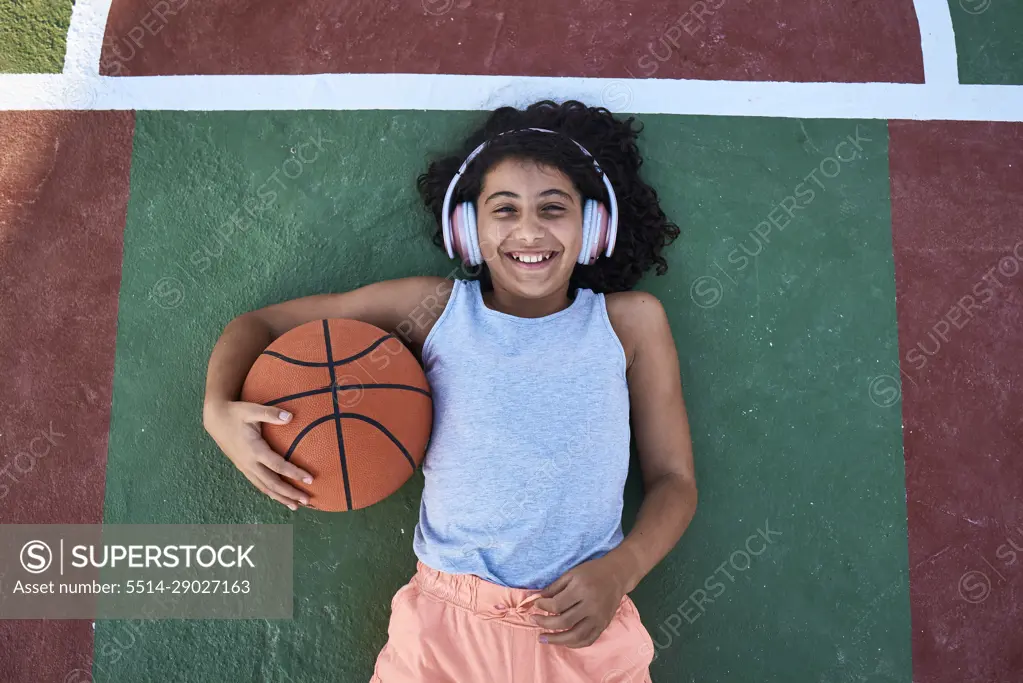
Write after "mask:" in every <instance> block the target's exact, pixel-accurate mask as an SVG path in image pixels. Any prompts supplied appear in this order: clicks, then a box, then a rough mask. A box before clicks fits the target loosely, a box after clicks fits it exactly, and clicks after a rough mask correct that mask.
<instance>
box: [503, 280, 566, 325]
mask: <svg viewBox="0 0 1023 683" xmlns="http://www.w3.org/2000/svg"><path fill="white" fill-rule="evenodd" d="M493 286H494V289H493V290H492V291H489V292H484V293H483V303H484V304H486V306H487V308H490V309H493V310H495V311H499V312H501V313H507V314H508V315H514V316H515V317H517V318H542V317H544V316H545V315H552V314H554V313H557V312H558V311H563V310H565V309H566V308H568V307H569V306H571V305H572V300H571V299H569V298H568V283H567V282H566V283H565V285H564V286H563V287H560V288H559V289H558V290H557V291H556V292H553V293H551V294H548V295H547V296H543V297H540V298H538V299H526V298H523V297H521V296H519V295H517V294H513V293H511V292H509V291H508V290H507V289H504V288H503V287H501V286H500V285H499V284H497V283H494V284H493Z"/></svg>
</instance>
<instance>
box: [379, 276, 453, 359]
mask: <svg viewBox="0 0 1023 683" xmlns="http://www.w3.org/2000/svg"><path fill="white" fill-rule="evenodd" d="M389 285H390V287H391V288H393V289H392V291H393V292H394V296H393V297H391V300H392V301H395V303H396V305H395V307H394V310H393V315H394V317H395V320H394V321H393V327H392V328H391V329H393V330H394V331H395V332H397V333H398V334H399V335H400V336H401V337H402V339H403V341H404V342H405V343H406V344H408V345H409V346H410V347H411V348H412V350H413V351H414V352H416V353H417V354H418V353H419V352H420V351H421V349H422V346H423V343H424V342H425V341H426V338H427V337H428V336H429V334H430V331H431V330H432V329H433V327H434V325H436V323H437V321H438V320H439V319H440V317H441V314H442V313H443V312H444V309H445V308H446V307H447V304H448V301H449V300H450V298H451V292H452V291H453V290H454V285H455V281H454V280H451V279H450V278H445V277H439V276H430V275H423V276H414V277H405V278H400V279H397V280H391V281H389Z"/></svg>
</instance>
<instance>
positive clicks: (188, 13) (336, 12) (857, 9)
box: [100, 0, 944, 83]
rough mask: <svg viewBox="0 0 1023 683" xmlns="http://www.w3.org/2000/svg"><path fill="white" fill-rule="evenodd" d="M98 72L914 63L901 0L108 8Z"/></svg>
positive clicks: (786, 68) (119, 1) (913, 68)
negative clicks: (855, 0) (858, 0)
mask: <svg viewBox="0 0 1023 683" xmlns="http://www.w3.org/2000/svg"><path fill="white" fill-rule="evenodd" d="M941 1H944V0H941ZM824 37H826V38H824ZM100 72H101V73H102V74H104V75H114V76H152V75H167V74H314V73H349V72H354V73H419V74H483V75H515V76H587V77H603V78H696V79H711V80H716V79H722V80H758V81H762V80H774V81H825V82H828V81H830V82H870V81H879V82H906V83H922V82H923V58H922V55H921V52H920V32H919V29H918V27H917V23H916V16H915V13H914V10H913V2H912V0H886V1H885V2H877V3H873V2H853V1H852V0H755V1H754V0H682V1H681V2H673V1H672V0H643V1H640V0H622V1H620V2H599V3H596V2H585V1H581V0H565V1H563V2H550V1H549V0H522V1H520V2H504V1H502V0H479V1H477V2H470V1H469V0H399V1H397V2H375V1H373V0H356V1H354V2H329V1H326V0H298V1H286V0H263V1H261V2H250V1H246V0H240V1H233V0H209V1H205V2H200V1H199V0H114V2H113V6H112V8H111V11H110V18H109V22H108V24H107V34H106V38H105V40H104V48H103V55H102V61H101V67H100Z"/></svg>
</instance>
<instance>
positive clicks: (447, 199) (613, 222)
mask: <svg viewBox="0 0 1023 683" xmlns="http://www.w3.org/2000/svg"><path fill="white" fill-rule="evenodd" d="M526 130H535V131H538V132H541V133H551V134H553V135H564V133H559V132H558V131H554V130H549V129H547V128H516V129H514V130H508V131H505V132H503V133H498V134H497V135H495V136H494V137H493V138H491V139H490V140H484V141H483V142H481V143H480V145H479V146H478V147H477V148H476V149H474V150H473V151H472V152H470V153H469V156H468V157H466V159H465V161H463V162H462V165H461V166H459V168H458V171H457V172H456V173H455V175H454V177H453V178H452V179H451V182H450V183H448V189H447V192H445V193H444V205H443V206H442V207H441V226H442V229H441V232H442V233H443V235H444V248H445V249H446V250H447V252H448V257H449V258H454V257H455V252H454V247H453V245H452V244H451V197H452V196H453V195H454V193H455V186H457V185H458V181H459V179H460V178H461V177H462V174H463V173H465V169H466V168H468V167H469V164H470V163H472V160H473V159H475V158H476V157H477V156H479V154H480V152H482V151H483V150H484V149H485V148H486V146H487V145H489V144H490V143H491V142H493V141H494V140H496V139H497V138H499V137H501V136H502V135H510V134H511V133H519V132H521V131H526ZM565 137H568V136H567V135H565ZM568 139H569V140H572V142H573V143H575V146H576V147H578V148H579V149H580V150H582V153H583V154H585V155H586V156H587V157H589V159H590V161H592V162H593V168H594V169H595V170H596V171H597V173H598V174H599V175H600V178H601V180H603V181H604V187H606V188H607V196H608V200H609V201H610V204H611V206H610V211H609V212H608V213H609V214H610V217H609V225H610V228H609V230H610V232H611V235H612V236H614V235H616V233H617V229H616V228H617V227H618V199H617V198H616V197H615V191H614V188H613V187H611V181H610V180H608V177H607V174H605V173H604V171H603V170H602V169H601V168H600V164H599V163H597V159H596V157H594V156H593V155H592V154H590V152H589V150H587V149H586V148H585V147H583V146H582V145H580V144H579V143H578V142H576V141H575V140H573V139H572V138H571V137H568ZM613 249H614V239H612V240H611V241H610V242H609V243H608V247H607V252H606V254H605V255H606V256H610V255H611V251H612V250H613Z"/></svg>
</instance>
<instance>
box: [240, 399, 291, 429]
mask: <svg viewBox="0 0 1023 683" xmlns="http://www.w3.org/2000/svg"><path fill="white" fill-rule="evenodd" d="M235 405H237V406H238V410H240V411H241V414H242V419H243V420H245V422H249V423H254V422H269V423H270V424H276V425H283V424H287V423H288V422H290V421H291V413H289V412H288V411H286V410H284V409H282V408H275V407H274V406H264V405H260V404H259V403H247V402H245V401H238V402H237V403H236V404H235Z"/></svg>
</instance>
